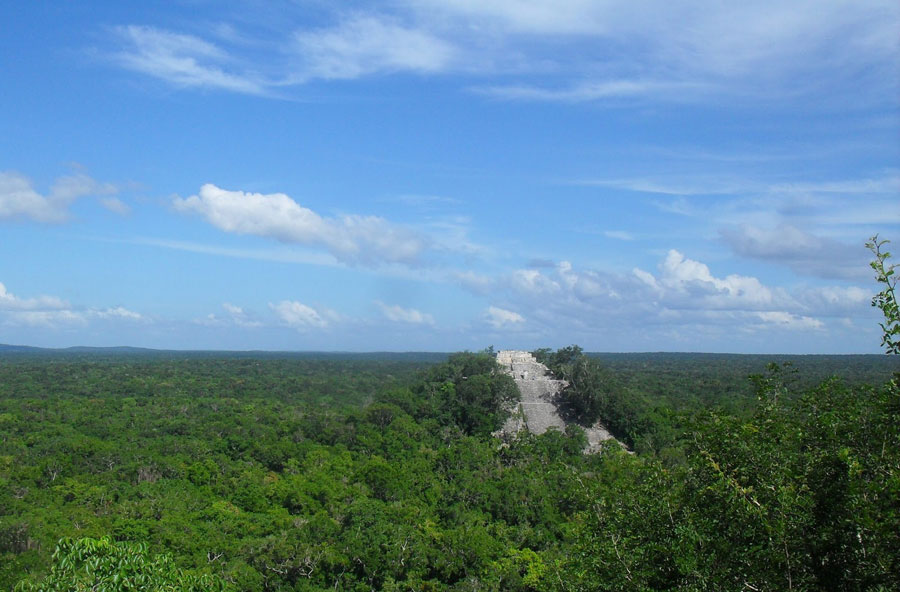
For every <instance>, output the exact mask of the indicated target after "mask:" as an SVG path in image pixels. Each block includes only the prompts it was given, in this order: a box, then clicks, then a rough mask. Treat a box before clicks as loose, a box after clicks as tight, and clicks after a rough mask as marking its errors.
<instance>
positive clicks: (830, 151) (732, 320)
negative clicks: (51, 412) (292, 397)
mask: <svg viewBox="0 0 900 592" xmlns="http://www.w3.org/2000/svg"><path fill="white" fill-rule="evenodd" d="M223 4H224V6H223ZM0 21H2V22H3V23H4V24H5V26H4V31H3V34H2V35H0V72H2V92H0V137H2V138H3V141H2V142H0V245H2V246H0V343H16V344H27V345H37V346H51V347H60V346H70V345H101V346H102V345H134V346H145V347H157V348H177V349H197V348H199V349H242V350H243V349H270V350H353V351H367V350H391V351H401V350H436V351H452V350H459V349H481V348H483V347H486V346H488V345H494V346H496V347H498V348H508V347H509V348H528V349H531V348H535V347H560V346H564V345H568V344H571V343H578V344H580V345H582V346H583V347H584V348H585V349H587V350H593V351H660V350H666V351H717V352H765V353H780V352H797V353H856V352H876V351H878V344H879V342H880V338H879V329H878V325H877V322H878V320H879V318H878V314H877V312H878V311H877V310H874V309H872V307H871V306H870V300H871V297H872V295H873V294H874V292H875V291H876V290H877V287H876V284H875V282H874V280H873V277H872V272H871V270H870V269H869V268H868V266H867V262H868V261H869V259H870V257H869V254H868V252H867V251H866V250H865V249H864V247H863V244H864V242H865V241H866V239H867V238H868V237H870V236H871V235H873V234H875V233H880V235H881V236H882V237H884V238H889V239H893V240H894V241H895V242H897V243H900V100H898V97H900V38H898V36H897V34H896V32H897V31H898V30H900V5H897V3H896V2H894V1H893V0H889V1H885V2H881V1H870V2H844V1H835V0H817V1H815V2H812V1H804V0H799V1H795V2H782V1H774V0H773V1H768V0H765V1H751V2H745V3H741V4H740V5H739V6H738V5H737V4H735V3H722V2H713V1H709V2H707V1H703V0H701V1H698V2H690V3H688V2H685V3H672V2H664V1H656V0H650V1H648V2H644V3H641V4H640V5H638V6H636V5H635V3H630V2H619V1H599V0H595V1H583V0H571V1H566V0H554V1H548V0H497V1H494V2H489V1H484V0H481V1H478V2H476V1H474V0H442V1H437V0H397V1H388V2H381V3H367V2H346V3H340V4H336V3H330V2H322V1H320V0H309V1H304V0H297V1H293V2H286V1H285V2H279V1H273V2H259V1H252V0H248V1H236V2H229V3H219V2H206V1H203V0H189V1H187V0H186V1H182V2H177V1H176V2H170V1H166V2H151V1H147V2H141V3H122V2H77V3H75V2H6V3H3V4H2V5H0Z"/></svg>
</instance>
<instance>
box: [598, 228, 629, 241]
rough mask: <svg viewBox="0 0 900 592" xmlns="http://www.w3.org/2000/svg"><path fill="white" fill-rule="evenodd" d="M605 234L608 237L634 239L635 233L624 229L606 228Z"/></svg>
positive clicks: (623, 239) (624, 239)
mask: <svg viewBox="0 0 900 592" xmlns="http://www.w3.org/2000/svg"><path fill="white" fill-rule="evenodd" d="M603 236H605V237H606V238H614V239H616V240H622V241H633V240H634V235H633V234H631V233H630V232H625V231H624V230H604V231H603Z"/></svg>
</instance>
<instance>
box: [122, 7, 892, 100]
mask: <svg viewBox="0 0 900 592" xmlns="http://www.w3.org/2000/svg"><path fill="white" fill-rule="evenodd" d="M322 14H324V15H325V16H326V19H325V20H326V23H327V24H324V25H323V24H322V23H321V21H319V22H316V23H310V22H308V21H307V20H305V19H304V18H303V15H302V14H300V13H296V14H293V15H292V14H290V13H286V15H285V16H284V17H283V18H282V19H280V20H279V25H278V26H277V27H275V26H273V27H270V29H271V30H269V31H267V32H266V34H265V37H266V38H265V43H255V45H256V46H258V47H263V49H262V50H260V51H255V52H252V53H248V52H247V51H245V49H246V46H247V45H248V35H247V33H245V32H243V31H241V30H240V29H241V28H240V26H239V25H238V24H233V23H224V22H218V23H217V24H216V25H215V26H213V27H210V28H209V29H208V30H205V31H195V32H194V33H184V32H176V31H171V30H166V29H162V28H157V27H150V26H142V25H134V24H132V25H125V26H120V27H117V28H115V29H114V33H115V35H116V37H117V43H118V45H119V47H118V49H117V50H115V51H113V52H112V57H113V59H114V60H115V62H116V63H118V64H119V65H120V66H122V67H124V68H127V69H130V70H133V71H137V72H140V73H143V74H146V75H150V76H153V77H156V78H159V79H162V80H165V81H167V82H169V83H171V84H173V85H175V86H179V87H185V88H207V89H218V90H224V91H232V92H238V93H245V94H256V95H273V96H275V95H280V94H281V92H282V91H283V90H285V89H289V88H290V87H292V86H297V85H302V84H306V83H309V82H312V81H315V80H351V79H357V78H362V77H369V76H378V75H392V74H413V75H423V74H425V75H461V76H465V77H467V78H468V81H467V82H463V83H462V84H461V86H463V87H467V88H471V89H473V90H475V91H476V92H478V93H480V94H483V95H487V96H491V97H493V98H498V99H503V100H516V101H537V102H564V103H580V102H597V101H616V100H620V99H633V98H639V97H646V98H649V99H652V100H655V101H665V102H669V101H676V102H680V101H685V100H689V101H706V100H712V99H715V100H722V98H723V97H728V98H729V100H732V101H735V100H740V99H741V98H749V99H752V100H760V99H763V100H764V99H766V98H777V97H780V98H783V97H796V96H799V95H807V96H817V97H819V99H820V100H822V97H823V96H825V95H824V93H823V91H825V90H826V89H831V90H832V91H834V90H836V89H840V88H843V89H846V88H848V84H852V83H856V84H854V85H853V88H855V89H858V88H866V89H867V91H868V94H867V95H866V96H864V97H859V96H857V97H856V100H857V101H859V100H864V101H870V102H871V101H875V102H878V101H880V102H881V103H884V102H885V101H892V100H893V96H894V95H893V94H892V93H894V91H896V89H897V86H898V84H897V81H896V79H895V78H896V77H895V76H894V72H895V71H896V67H897V64H898V58H897V55H898V49H900V42H898V39H897V36H896V30H897V28H898V26H900V8H898V7H897V5H896V3H895V2H891V1H882V0H875V1H874V2H868V3H865V5H861V4H859V3H853V2H847V1H846V0H825V1H819V2H812V1H811V0H802V1H799V2H789V3H785V2H778V1H776V0H755V1H754V2H749V3H743V4H740V5H736V4H733V3H732V4H728V3H725V4H723V3H720V2H715V1H714V0H703V1H700V2H694V3H689V4H684V3H672V2H665V1H663V0H653V1H651V2H648V3H643V4H642V5H641V6H640V7H635V6H634V5H633V4H629V3H626V2H588V1H584V0H570V1H563V2H558V1H550V0H528V1H524V0H503V1H500V2H470V1H469V0H454V1H450V2H444V1H438V0H413V1H411V2H404V3H399V4H393V5H377V6H374V5H366V4H365V3H364V4H361V5H358V6H357V7H356V8H355V9H354V10H352V11H348V10H345V9H341V8H335V9H331V10H328V9H326V10H324V11H322ZM328 21H330V22H328ZM260 35H262V34H261V33H257V36H260ZM213 39H214V40H215V42H213V41H212V40H213ZM251 41H252V40H251ZM256 41H260V40H259V39H257V40H256ZM249 44H251V45H254V43H249ZM496 75H501V76H502V78H501V79H495V78H494V77H495V76H496ZM860 82H864V84H859V83H860ZM831 94H832V95H836V94H837V93H834V92H832V93H831ZM894 94H895V93H894ZM844 95H846V91H845V92H844ZM844 98H846V97H844ZM829 100H830V99H829ZM835 100H841V99H840V98H839V97H838V98H835Z"/></svg>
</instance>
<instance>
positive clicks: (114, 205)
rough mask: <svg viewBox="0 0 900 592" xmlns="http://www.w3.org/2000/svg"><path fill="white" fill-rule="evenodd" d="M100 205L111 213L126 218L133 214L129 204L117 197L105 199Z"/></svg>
mask: <svg viewBox="0 0 900 592" xmlns="http://www.w3.org/2000/svg"><path fill="white" fill-rule="evenodd" d="M100 204H101V205H102V206H103V207H104V208H106V209H107V210H109V211H110V212H113V213H116V214H119V215H120V216H125V215H127V214H129V213H130V212H131V208H130V207H128V204H126V203H125V202H123V201H122V200H121V199H119V198H117V197H104V198H102V199H101V200H100Z"/></svg>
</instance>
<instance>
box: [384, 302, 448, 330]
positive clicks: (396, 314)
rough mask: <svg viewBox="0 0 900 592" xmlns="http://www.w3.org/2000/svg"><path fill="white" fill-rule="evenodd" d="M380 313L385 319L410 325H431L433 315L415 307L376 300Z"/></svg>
mask: <svg viewBox="0 0 900 592" xmlns="http://www.w3.org/2000/svg"><path fill="white" fill-rule="evenodd" d="M375 304H377V305H378V307H379V308H380V309H381V313H382V314H383V315H384V316H385V318H386V319H388V320H390V321H393V322H395V323H409V324H411V325H433V324H434V317H433V316H431V315H430V314H427V313H423V312H421V311H419V310H416V309H415V308H403V307H402V306H397V305H388V304H385V303H384V302H377V301H376V303H375Z"/></svg>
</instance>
